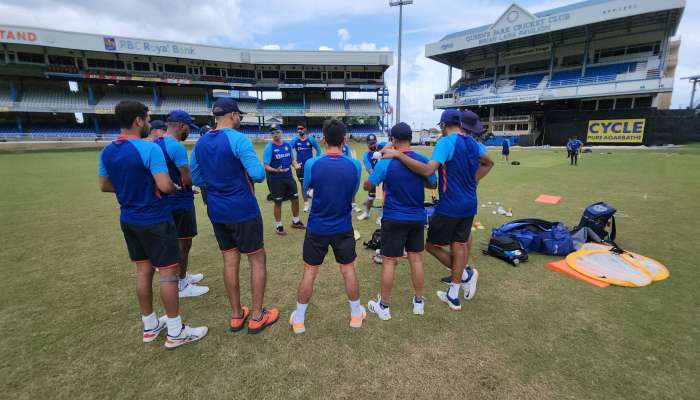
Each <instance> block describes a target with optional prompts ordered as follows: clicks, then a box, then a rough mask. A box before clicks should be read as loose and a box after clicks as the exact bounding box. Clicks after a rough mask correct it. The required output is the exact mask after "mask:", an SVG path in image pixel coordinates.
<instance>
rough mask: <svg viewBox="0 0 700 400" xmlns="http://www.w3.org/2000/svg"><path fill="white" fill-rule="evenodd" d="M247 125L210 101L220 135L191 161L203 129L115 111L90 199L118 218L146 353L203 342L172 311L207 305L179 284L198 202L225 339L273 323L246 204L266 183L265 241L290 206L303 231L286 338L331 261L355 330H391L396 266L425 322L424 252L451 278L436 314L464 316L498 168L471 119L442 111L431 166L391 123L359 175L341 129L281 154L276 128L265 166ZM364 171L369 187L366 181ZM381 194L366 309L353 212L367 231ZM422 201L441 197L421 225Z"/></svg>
mask: <svg viewBox="0 0 700 400" xmlns="http://www.w3.org/2000/svg"><path fill="white" fill-rule="evenodd" d="M244 114H245V113H244V112H242V111H241V110H240V108H239V107H238V104H237V103H236V101H235V100H234V99H232V98H219V99H217V100H216V102H215V103H214V104H213V106H212V115H213V117H214V121H215V125H214V127H213V129H211V130H208V131H206V132H205V131H204V130H203V131H202V134H201V136H200V138H199V139H198V141H197V142H196V144H195V146H194V148H193V149H192V151H191V153H190V155H189V157H188V154H187V151H186V149H185V146H184V141H185V140H186V138H187V136H188V134H189V132H190V130H191V129H198V130H199V127H197V126H196V125H195V124H194V121H193V119H192V117H191V116H190V115H189V114H188V113H187V112H185V111H182V110H175V111H172V112H171V113H170V114H168V116H167V118H166V119H165V121H150V115H149V109H148V107H146V106H145V105H143V104H141V103H139V102H136V101H122V102H120V103H119V104H117V106H116V107H115V117H116V119H117V121H118V123H119V126H120V135H119V136H118V137H117V139H116V140H115V141H113V142H111V143H110V144H108V145H107V146H106V147H105V148H104V149H103V150H102V152H101V153H100V156H99V167H98V175H99V185H100V189H101V190H102V191H103V192H113V193H115V195H116V197H117V201H118V202H119V205H120V210H121V212H120V223H121V229H122V232H123V235H124V239H125V242H126V247H127V250H128V253H129V257H130V258H131V260H132V261H133V262H134V263H135V265H136V272H137V284H136V289H137V297H138V301H139V307H140V311H141V318H142V321H143V341H144V342H153V341H155V340H156V339H157V338H158V337H159V336H160V333H161V332H163V331H166V332H167V335H166V339H165V347H166V348H167V349H174V348H177V347H179V346H182V345H185V344H189V343H193V342H196V341H199V340H201V339H202V338H204V337H205V336H206V335H207V332H208V328H207V327H205V326H199V327H197V326H192V325H188V324H185V323H184V322H183V321H182V318H181V317H180V312H179V301H180V299H181V298H186V297H197V296H202V295H204V294H206V293H207V292H208V291H209V288H208V287H207V286H203V285H202V284H201V281H202V280H203V279H204V276H203V275H202V274H194V273H190V272H188V259H189V252H190V248H191V246H192V239H193V238H194V237H195V236H196V235H197V221H196V214H195V205H194V198H195V195H196V194H198V193H201V194H202V197H203V199H205V204H206V209H207V214H208V216H209V219H210V221H211V224H212V227H213V231H214V235H215V237H216V241H217V244H218V246H219V249H220V250H221V254H222V257H223V264H224V265H223V278H224V286H225V288H226V292H227V295H228V300H229V303H230V306H231V315H230V317H229V327H228V329H229V330H230V331H231V332H239V331H241V330H243V329H247V331H248V333H251V334H256V333H259V332H261V331H263V330H265V329H266V328H267V327H269V326H270V325H272V324H274V323H275V322H277V320H278V319H279V314H280V312H279V309H277V308H274V307H265V306H264V294H265V286H266V282H267V269H266V252H265V246H264V240H263V237H264V227H263V219H262V216H261V212H260V205H259V204H258V200H257V198H256V196H255V190H256V187H255V184H256V183H262V182H263V181H267V186H268V189H269V196H268V199H269V200H270V201H272V202H273V216H274V220H275V221H274V233H275V234H277V235H286V234H287V230H286V229H285V224H284V223H283V222H282V205H283V203H284V202H289V203H290V205H291V213H292V219H291V222H290V223H289V225H288V227H289V228H291V229H296V230H303V231H305V236H304V242H303V244H302V246H301V252H302V260H303V265H304V268H303V273H302V276H301V279H300V282H299V286H298V289H297V302H296V306H295V307H294V309H293V310H291V313H289V324H290V327H291V329H292V331H293V332H294V333H295V334H302V333H304V332H305V331H306V325H305V322H306V314H307V313H306V312H307V307H308V305H309V302H310V301H311V296H312V293H313V288H314V282H315V280H316V276H317V275H318V272H319V269H320V268H321V265H323V263H324V260H325V258H326V254H327V253H328V249H329V247H330V248H331V249H332V250H333V256H334V257H335V261H336V263H337V264H338V265H339V270H340V274H341V276H342V278H343V281H344V287H345V292H346V295H347V297H348V304H349V308H350V313H349V314H350V315H349V323H350V327H351V328H361V327H362V325H363V322H364V320H365V319H366V318H367V311H369V312H370V313H373V314H375V315H376V316H377V317H378V318H379V319H380V320H384V321H385V320H389V319H391V304H392V302H391V291H392V286H393V283H394V272H395V268H396V265H397V263H398V262H399V261H400V260H401V259H407V261H408V264H409V265H410V274H411V281H412V285H413V289H414V294H413V296H412V299H411V303H412V309H413V314H415V315H417V316H421V315H423V314H424V312H425V303H426V301H427V300H426V298H425V297H424V293H423V291H424V273H423V252H424V251H427V252H428V253H430V254H431V255H432V256H433V257H434V258H436V259H437V260H438V262H439V263H440V264H442V265H443V266H445V267H446V268H447V269H448V270H449V271H450V274H449V276H448V277H446V278H443V282H444V283H445V284H446V289H445V290H440V291H437V298H438V299H439V300H440V301H441V302H444V303H445V305H446V306H447V307H449V309H451V310H460V309H461V307H462V304H461V303H462V300H461V298H460V297H463V299H464V300H470V299H472V298H473V297H474V295H475V293H476V289H477V281H478V278H479V272H478V271H477V270H476V268H473V267H471V266H470V265H469V262H468V258H469V251H470V247H471V235H470V234H471V230H472V223H473V219H474V216H475V215H476V212H477V196H476V189H477V185H478V182H479V181H480V180H481V179H482V178H483V177H484V176H486V175H487V174H488V173H489V171H490V170H491V168H492V167H493V161H492V160H491V159H490V158H489V156H488V155H487V154H486V148H485V147H484V146H483V145H482V144H481V143H479V141H478V140H477V138H478V137H480V135H481V134H482V133H483V127H482V125H481V122H480V120H479V117H478V116H477V115H476V114H474V113H473V112H471V111H469V110H465V111H459V110H446V111H444V112H443V113H442V115H441V117H440V121H439V126H440V129H441V131H442V138H441V139H440V140H439V141H438V142H437V144H436V146H435V148H434V149H433V151H432V155H431V156H430V157H425V156H423V155H422V154H420V153H418V152H415V151H413V149H412V148H411V137H412V131H411V128H410V127H409V126H408V125H407V124H405V123H403V122H399V123H398V124H396V125H394V126H393V127H392V128H391V129H390V131H389V141H388V142H386V143H379V142H378V139H377V137H376V136H375V135H369V136H368V137H367V139H366V141H367V150H366V152H364V154H362V156H361V157H358V158H361V159H362V162H360V161H359V160H358V159H356V158H354V157H353V155H352V153H351V151H350V149H349V146H348V144H347V141H348V139H349V135H348V131H347V127H346V126H345V124H344V123H343V122H342V121H340V120H337V119H329V120H326V121H325V122H324V124H323V136H322V138H321V139H319V140H318V141H317V140H315V139H314V137H313V136H312V135H311V134H310V133H309V132H308V131H307V129H306V127H305V126H304V125H303V124H300V125H298V126H297V135H296V136H295V137H294V139H293V140H292V141H289V142H288V141H284V140H283V133H282V131H281V130H280V129H279V128H278V127H276V126H273V127H271V133H272V141H271V142H269V143H268V144H267V146H266V147H265V149H264V151H263V157H262V161H261V160H260V158H259V157H258V155H257V153H256V152H255V149H254V147H253V144H252V142H251V140H250V139H249V138H248V137H247V136H246V135H245V134H243V133H242V132H240V131H239V130H238V129H239V128H240V124H241V118H242V116H243V115H244ZM319 142H320V143H319ZM363 168H364V169H365V170H366V171H367V174H368V177H367V179H366V180H364V181H363V179H362V175H363ZM294 175H296V180H295V178H294ZM297 180H298V182H299V184H297ZM299 186H301V190H298V187H299ZM380 187H381V189H382V193H383V205H382V207H381V211H380V212H378V213H377V214H378V218H377V223H379V224H380V225H381V228H380V229H381V241H380V242H381V248H380V255H381V257H380V258H381V262H382V267H381V278H380V293H379V295H378V296H377V297H376V298H373V299H372V300H369V301H368V302H367V303H365V304H364V305H363V303H362V302H361V300H360V288H359V283H358V278H357V273H356V269H355V262H356V259H357V252H356V243H357V242H356V235H355V233H354V232H355V230H354V228H353V212H354V211H356V212H358V213H360V214H359V215H358V217H357V219H358V220H360V221H362V220H365V219H367V218H369V216H370V214H371V212H372V209H373V207H374V201H375V197H376V193H377V188H380ZM360 188H362V189H363V190H364V191H366V192H367V197H366V199H367V200H366V201H364V202H363V204H362V206H358V205H357V204H356V201H355V198H356V197H357V196H358V193H357V192H358V191H359V190H360ZM426 188H428V189H437V192H438V193H439V195H438V197H439V198H438V200H437V202H436V203H437V204H435V206H434V213H433V215H432V216H431V218H430V220H429V221H427V220H426V210H425V191H426ZM299 192H301V194H302V201H303V212H304V213H308V218H307V221H306V223H304V222H303V221H302V219H301V217H302V214H301V213H300V211H302V210H301V203H300V199H299ZM204 195H206V196H204ZM426 224H427V225H428V229H427V237H426V233H425V231H426V229H425V226H426ZM244 256H245V258H247V259H248V264H249V269H250V278H251V290H250V292H251V296H250V297H251V298H250V302H249V303H248V305H243V304H242V300H241V295H240V285H239V269H240V265H241V259H242V258H243V257H244ZM156 272H157V273H158V274H157V275H158V279H159V284H160V297H161V302H162V305H163V308H164V315H162V316H161V317H158V315H157V314H156V313H155V311H154V309H153V292H152V282H153V278H154V276H155V275H156ZM460 292H461V296H460Z"/></svg>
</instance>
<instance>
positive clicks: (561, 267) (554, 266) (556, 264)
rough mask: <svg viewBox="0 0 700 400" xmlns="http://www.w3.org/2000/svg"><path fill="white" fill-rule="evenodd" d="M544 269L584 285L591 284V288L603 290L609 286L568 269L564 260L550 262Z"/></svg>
mask: <svg viewBox="0 0 700 400" xmlns="http://www.w3.org/2000/svg"><path fill="white" fill-rule="evenodd" d="M544 267H545V268H547V269H551V270H552V271H556V272H559V273H560V274H563V275H568V276H570V277H572V278H575V279H578V280H580V281H583V282H586V283H588V284H591V285H593V286H597V287H599V288H604V287H608V286H610V284H609V283H606V282H601V281H599V280H597V279H593V278H590V277H588V276H586V275H584V274H582V273H580V272H578V271H576V270H574V269H573V268H571V267H569V264H567V263H566V260H557V261H552V262H549V263H547V264H545V265H544Z"/></svg>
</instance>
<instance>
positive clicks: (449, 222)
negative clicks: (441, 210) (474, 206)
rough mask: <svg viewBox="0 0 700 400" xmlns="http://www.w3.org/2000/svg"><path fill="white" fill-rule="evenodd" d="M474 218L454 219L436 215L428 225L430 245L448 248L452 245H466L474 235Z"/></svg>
mask: <svg viewBox="0 0 700 400" xmlns="http://www.w3.org/2000/svg"><path fill="white" fill-rule="evenodd" d="M472 222H474V217H473V216H471V217H466V218H454V217H448V216H447V215H442V214H438V213H435V214H433V218H431V219H430V225H428V243H432V244H434V245H437V246H447V245H448V244H452V243H455V242H456V243H466V242H468V241H469V235H470V234H471V233H472Z"/></svg>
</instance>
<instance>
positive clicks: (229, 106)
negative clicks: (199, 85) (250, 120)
mask: <svg viewBox="0 0 700 400" xmlns="http://www.w3.org/2000/svg"><path fill="white" fill-rule="evenodd" d="M211 111H212V113H213V114H214V115H215V116H217V117H220V116H222V115H224V114H228V113H232V112H235V113H239V114H245V113H244V112H243V111H241V109H240V108H238V103H236V100H234V99H232V98H230V97H219V98H218V99H216V101H215V102H214V105H213V106H212V108H211Z"/></svg>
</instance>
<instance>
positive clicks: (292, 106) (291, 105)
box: [262, 100, 304, 112]
mask: <svg viewBox="0 0 700 400" xmlns="http://www.w3.org/2000/svg"><path fill="white" fill-rule="evenodd" d="M262 108H263V109H265V110H268V111H273V112H274V111H280V112H282V111H289V110H300V111H303V110H304V103H303V102H301V101H290V100H264V101H263V102H262Z"/></svg>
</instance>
